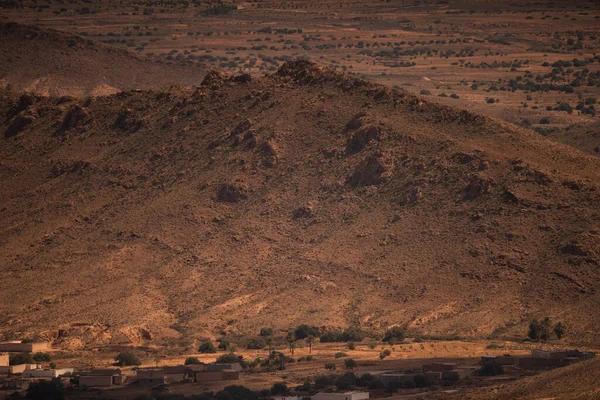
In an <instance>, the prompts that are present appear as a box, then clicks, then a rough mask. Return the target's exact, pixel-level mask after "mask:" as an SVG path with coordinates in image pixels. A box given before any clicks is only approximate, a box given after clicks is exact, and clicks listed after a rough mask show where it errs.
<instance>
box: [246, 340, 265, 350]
mask: <svg viewBox="0 0 600 400" xmlns="http://www.w3.org/2000/svg"><path fill="white" fill-rule="evenodd" d="M265 346H266V344H265V341H264V340H262V339H250V341H249V342H248V344H247V345H246V348H247V349H254V350H260V349H263V348H264V347H265Z"/></svg>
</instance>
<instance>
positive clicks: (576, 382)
mask: <svg viewBox="0 0 600 400" xmlns="http://www.w3.org/2000/svg"><path fill="white" fill-rule="evenodd" d="M453 398H457V399H464V400H466V399H469V400H475V399H494V400H515V399H561V400H598V399H600V359H599V358H597V357H596V358H595V359H592V360H587V361H584V362H581V363H577V364H573V365H569V366H567V367H564V368H558V369H555V370H552V371H547V372H543V373H541V374H539V375H535V376H529V377H526V378H524V379H519V380H516V381H513V382H510V383H507V384H503V385H499V386H493V387H492V388H489V389H482V390H480V392H479V393H477V394H473V395H466V394H465V393H461V394H460V395H457V396H454V397H453Z"/></svg>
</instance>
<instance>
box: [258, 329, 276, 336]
mask: <svg viewBox="0 0 600 400" xmlns="http://www.w3.org/2000/svg"><path fill="white" fill-rule="evenodd" d="M259 335H260V336H273V328H260V334H259Z"/></svg>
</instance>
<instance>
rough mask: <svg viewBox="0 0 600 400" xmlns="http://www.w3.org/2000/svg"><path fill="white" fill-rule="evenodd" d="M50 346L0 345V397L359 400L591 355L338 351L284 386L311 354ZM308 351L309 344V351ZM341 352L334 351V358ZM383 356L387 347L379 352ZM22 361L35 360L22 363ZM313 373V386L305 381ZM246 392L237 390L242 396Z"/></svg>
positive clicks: (537, 368)
mask: <svg viewBox="0 0 600 400" xmlns="http://www.w3.org/2000/svg"><path fill="white" fill-rule="evenodd" d="M431 345H432V346H433V344H431ZM349 346H350V347H351V348H352V349H354V348H355V347H354V346H356V345H355V344H354V343H352V344H351V345H349ZM365 347H366V346H365ZM371 347H372V346H371ZM55 350H56V349H53V348H52V347H51V344H50V343H47V342H28V341H25V342H21V341H11V342H4V343H0V397H2V395H6V397H8V396H11V398H12V397H15V398H18V397H19V396H24V397H25V396H28V393H29V392H30V390H31V388H32V387H35V386H36V385H38V386H39V385H49V386H44V387H45V388H48V387H58V388H60V389H61V390H64V391H66V393H69V397H68V398H88V396H89V395H90V394H91V393H95V394H96V395H102V397H105V398H140V397H139V395H140V393H147V394H150V395H151V396H155V397H154V398H169V397H168V396H169V395H174V396H175V395H176V394H178V395H179V396H180V397H177V398H184V397H181V396H182V394H181V393H186V394H188V395H190V394H191V395H202V394H208V395H207V398H212V397H211V396H212V394H213V390H215V389H222V391H228V390H229V391H240V390H246V391H248V393H253V394H254V395H256V396H258V397H257V398H265V399H273V400H299V399H301V398H302V399H313V400H364V399H369V398H381V397H390V396H394V395H395V396H397V395H398V394H407V395H413V394H418V393H427V392H429V391H431V390H432V388H436V387H438V388H444V389H446V390H451V389H452V388H453V387H456V386H459V385H460V384H461V382H462V383H465V384H466V383H468V384H473V382H476V379H484V378H485V377H495V376H504V377H505V378H504V379H515V378H517V377H520V376H522V375H524V374H527V375H530V374H534V373H537V372H540V371H546V370H551V369H555V368H561V367H565V366H568V365H570V364H573V363H577V362H579V361H583V360H586V359H590V358H593V357H595V353H593V352H582V351H579V350H560V351H559V350H539V349H533V350H531V351H530V353H529V354H524V353H523V352H520V353H519V354H518V355H511V354H508V353H506V354H496V353H497V352H494V353H495V354H493V355H492V354H490V355H483V356H481V357H480V358H479V359H478V360H476V362H475V363H473V362H472V361H473V360H468V359H465V360H464V362H448V360H444V359H439V360H438V359H417V360H414V362H412V363H411V364H410V368H393V369H386V365H384V364H383V363H382V360H383V359H384V358H386V357H385V356H382V357H379V358H380V360H374V361H373V362H363V361H360V362H358V363H357V362H356V361H355V360H354V359H352V358H347V357H345V358H344V357H342V356H340V357H339V358H340V360H341V361H343V363H342V365H343V367H344V371H343V372H338V373H336V368H337V366H336V364H335V363H325V370H324V371H319V369H322V368H323V363H317V362H314V363H313V364H310V366H311V367H312V366H314V368H308V371H310V373H309V374H307V375H306V378H305V382H304V383H303V384H302V385H299V386H297V387H293V386H291V387H289V388H288V384H289V382H288V383H287V384H286V382H285V380H286V379H285V378H287V377H288V376H287V375H281V372H282V371H285V370H286V368H287V367H286V365H287V366H291V365H294V363H296V361H298V363H297V364H299V363H300V361H305V360H306V358H308V359H309V360H314V359H313V357H312V356H308V357H300V358H298V359H297V360H294V358H293V357H289V356H285V355H283V353H281V352H277V351H272V352H271V354H270V355H269V356H268V358H267V359H266V360H263V361H262V362H260V363H259V362H256V361H255V362H247V361H246V360H244V358H243V357H242V356H237V355H236V354H234V353H232V352H227V351H225V352H224V353H223V354H222V355H221V356H216V361H213V362H201V361H199V360H198V359H197V358H196V357H188V358H186V361H185V363H183V364H182V365H158V362H157V363H156V365H154V366H149V365H135V364H139V362H135V361H132V362H127V360H126V358H127V357H131V354H132V353H130V352H123V353H120V354H119V356H118V357H117V359H118V358H119V357H123V358H122V360H125V362H123V363H122V366H119V365H118V363H115V365H113V366H112V367H106V366H98V367H97V368H90V369H81V368H73V367H69V366H66V365H60V366H57V365H56V364H54V363H52V362H50V361H49V360H50V359H51V358H50V354H52V353H53V351H55ZM312 350H313V348H312V342H311V348H310V351H311V352H312ZM291 351H293V347H292V348H291ZM340 354H341V353H340V352H337V353H335V358H334V359H337V358H338V355H340ZM381 354H382V355H384V354H387V352H386V351H382V353H381ZM344 356H347V355H346V354H344ZM342 359H343V360H342ZM23 360H34V362H31V363H29V362H23V363H21V361H23ZM223 360H226V361H227V362H223ZM377 361H379V363H378V362H377ZM257 364H258V365H257ZM261 366H262V367H261ZM308 366H309V364H307V367H308ZM257 367H258V368H257ZM311 369H314V371H311ZM292 370H293V369H292ZM315 373H316V375H315ZM259 374H273V378H274V380H271V381H269V382H273V384H272V386H270V388H269V385H267V387H263V388H262V389H260V390H258V389H259V388H258V387H256V386H255V385H250V386H254V387H252V389H253V390H254V392H252V391H250V390H249V389H247V388H246V387H245V385H246V384H247V383H248V382H251V381H252V379H251V378H252V377H253V376H256V375H259ZM311 376H312V378H314V384H311ZM277 380H281V382H277ZM157 394H159V395H157ZM165 396H166V397H165ZM217 397H218V396H217ZM246 397H247V396H245V395H242V398H246ZM27 398H30V397H27ZM141 398H148V397H141ZM150 398H152V397H150ZM248 398H254V397H252V396H250V397H248Z"/></svg>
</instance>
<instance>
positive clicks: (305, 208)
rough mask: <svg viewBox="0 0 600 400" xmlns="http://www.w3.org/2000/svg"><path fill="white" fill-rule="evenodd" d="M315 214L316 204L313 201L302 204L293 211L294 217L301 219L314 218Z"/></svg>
mask: <svg viewBox="0 0 600 400" xmlns="http://www.w3.org/2000/svg"><path fill="white" fill-rule="evenodd" d="M313 216H314V205H313V203H312V202H310V201H309V202H307V203H306V204H303V205H301V206H300V207H298V208H296V209H295V210H294V211H293V213H292V218H294V219H301V218H312V217H313Z"/></svg>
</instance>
